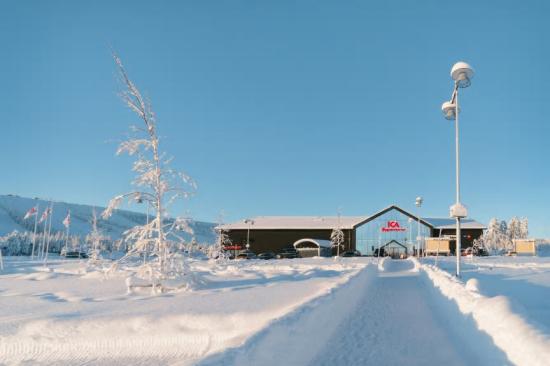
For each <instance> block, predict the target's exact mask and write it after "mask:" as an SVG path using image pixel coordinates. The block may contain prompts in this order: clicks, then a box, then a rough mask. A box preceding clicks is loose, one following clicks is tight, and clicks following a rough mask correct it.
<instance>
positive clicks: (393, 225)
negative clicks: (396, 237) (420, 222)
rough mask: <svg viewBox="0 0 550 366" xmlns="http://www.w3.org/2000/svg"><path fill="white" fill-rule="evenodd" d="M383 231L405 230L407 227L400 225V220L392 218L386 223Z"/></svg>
mask: <svg viewBox="0 0 550 366" xmlns="http://www.w3.org/2000/svg"><path fill="white" fill-rule="evenodd" d="M382 231H383V232H388V231H405V228H402V227H401V226H400V225H399V222H398V221H395V220H392V221H388V222H387V223H386V227H383V228H382Z"/></svg>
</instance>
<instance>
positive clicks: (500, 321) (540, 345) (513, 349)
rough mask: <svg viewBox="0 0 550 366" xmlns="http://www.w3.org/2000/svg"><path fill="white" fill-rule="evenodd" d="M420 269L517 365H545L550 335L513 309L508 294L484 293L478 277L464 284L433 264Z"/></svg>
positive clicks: (549, 356) (548, 358)
mask: <svg viewBox="0 0 550 366" xmlns="http://www.w3.org/2000/svg"><path fill="white" fill-rule="evenodd" d="M422 269H423V270H424V271H425V273H426V275H427V276H428V278H429V279H430V280H431V281H432V282H433V284H434V285H435V287H437V288H438V289H439V290H440V291H441V293H442V294H443V295H444V296H446V297H447V298H449V299H451V300H454V301H455V302H456V304H457V305H458V308H459V310H460V311H461V312H462V313H463V314H467V315H471V316H472V318H473V319H474V320H475V322H476V324H477V326H478V328H479V329H480V330H482V331H484V332H486V333H487V334H489V336H490V337H491V338H492V339H493V342H494V343H495V344H496V345H497V346H498V347H499V348H500V349H502V350H503V351H504V353H505V354H506V356H507V357H508V358H509V360H510V361H512V362H513V363H515V364H517V365H529V366H537V365H541V366H543V365H548V362H549V360H550V337H549V336H548V335H546V334H544V333H542V332H541V331H540V330H539V329H537V328H535V327H533V326H532V325H530V324H528V322H527V321H526V320H525V319H523V318H522V317H521V316H519V315H518V314H516V313H514V312H513V311H512V310H511V308H510V303H509V299H508V298H506V297H504V296H495V297H486V296H483V295H481V294H480V293H479V291H478V284H477V281H475V280H473V279H471V280H469V281H468V283H467V284H466V285H465V284H464V283H462V282H461V281H459V280H457V279H456V278H455V277H453V276H452V275H450V274H449V273H447V272H444V271H442V270H440V269H439V268H437V267H434V266H432V265H424V266H422Z"/></svg>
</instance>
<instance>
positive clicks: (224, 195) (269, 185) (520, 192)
mask: <svg viewBox="0 0 550 366" xmlns="http://www.w3.org/2000/svg"><path fill="white" fill-rule="evenodd" d="M549 17H550V2H546V1H523V2H519V1H498V2H496V1H494V2H493V1H461V2H457V1H454V2H450V1H439V0H427V1H419V2H411V1H395V0H384V1H347V2H342V1H308V0H304V1H286V0H280V1H243V0H235V1H154V2H152V1H117V2H111V1H93V2H92V1H89V2H76V1H55V0H54V1H48V2H45V1H25V0H22V1H17V2H12V1H10V2H8V1H2V11H0V44H1V45H2V52H1V53H0V55H1V57H0V83H1V84H0V100H1V104H0V105H1V106H2V127H3V128H2V136H3V139H2V144H1V147H0V151H1V152H2V154H1V155H0V164H1V167H2V175H1V179H0V193H1V194H17V195H21V196H26V197H35V196H38V197H41V198H51V199H54V200H61V201H67V202H74V203H84V204H93V205H99V206H105V205H106V204H107V202H108V201H109V199H110V198H112V197H113V196H115V195H117V194H120V193H124V192H126V191H129V190H130V189H131V180H132V177H133V174H132V172H131V162H132V159H131V158H128V157H124V156H118V157H117V156H115V150H116V147H117V142H118V141H120V140H122V139H124V137H125V134H126V132H127V131H128V126H129V125H131V124H135V123H139V120H138V119H137V117H136V116H135V115H134V114H132V112H131V111H130V110H128V108H126V107H125V106H124V104H123V103H122V102H121V100H120V99H119V98H118V96H117V94H118V92H119V91H120V85H119V84H118V83H117V81H116V68H115V64H114V62H113V59H112V57H111V48H112V49H114V50H115V51H116V52H117V53H118V54H119V56H120V57H121V59H122V61H123V62H124V64H125V66H126V69H127V72H128V73H129V75H130V77H131V78H132V79H133V81H134V82H135V84H136V85H137V86H138V88H139V89H140V90H141V91H142V92H143V94H145V95H147V96H148V98H149V99H150V100H151V102H152V106H153V109H154V111H155V113H156V115H157V120H158V131H159V134H160V135H161V137H162V139H161V144H162V145H161V148H162V149H163V150H164V151H166V152H167V153H168V154H170V155H173V156H174V160H173V163H172V167H173V168H175V169H180V170H183V171H185V172H186V173H188V174H189V175H191V176H192V177H193V178H194V179H195V180H196V181H197V184H198V190H197V192H196V194H195V195H194V196H193V197H192V198H191V199H189V200H187V201H185V202H182V203H179V204H178V205H176V206H174V207H173V209H172V212H171V214H172V215H173V216H176V215H185V216H192V217H194V218H195V219H198V220H205V221H217V220H218V219H219V217H220V213H223V220H224V221H225V222H231V221H236V220H241V219H243V218H246V217H253V216H258V215H336V214H337V212H338V211H339V212H341V213H342V215H370V214H372V213H374V212H376V211H378V210H380V209H382V208H384V207H386V206H389V205H391V204H397V205H399V206H400V207H402V208H404V209H407V210H411V211H413V212H416V208H415V206H414V201H415V198H416V197H417V196H422V197H423V198H424V205H423V206H422V208H421V209H420V210H421V211H420V214H421V215H423V216H426V217H446V216H447V215H448V207H449V206H450V205H451V204H452V203H453V202H454V199H455V197H454V192H455V165H454V164H455V160H454V159H455V155H454V148H455V147H454V146H455V145H454V140H455V136H454V124H453V123H452V122H450V121H447V120H445V119H444V118H443V116H442V113H441V104H442V103H443V102H444V101H445V100H448V99H449V98H450V95H451V92H452V80H451V78H450V75H449V72H450V69H451V67H452V65H453V64H454V63H455V62H457V61H460V60H463V61H466V62H468V63H470V64H471V65H472V67H473V68H474V69H475V76H474V78H473V80H472V85H471V87H469V88H466V89H461V90H460V93H461V94H460V104H461V115H460V117H461V118H460V143H461V185H462V201H463V203H464V204H465V205H467V206H468V208H469V213H470V217H472V218H475V219H477V220H479V221H481V222H484V223H487V222H488V221H489V219H490V218H492V217H498V218H500V219H509V218H510V217H512V216H525V217H527V218H528V219H529V222H530V230H531V235H532V236H535V237H550V210H549V208H550V190H549V182H550V159H549V153H548V144H549V137H550V123H549V119H548V116H546V113H545V110H546V107H547V106H548V105H549V100H550V87H549V85H550V66H549V65H550V62H549V59H550V42H549V39H550V37H549V36H550V22H548V21H547V19H548V18H549ZM131 209H135V210H142V208H141V207H133V208H131Z"/></svg>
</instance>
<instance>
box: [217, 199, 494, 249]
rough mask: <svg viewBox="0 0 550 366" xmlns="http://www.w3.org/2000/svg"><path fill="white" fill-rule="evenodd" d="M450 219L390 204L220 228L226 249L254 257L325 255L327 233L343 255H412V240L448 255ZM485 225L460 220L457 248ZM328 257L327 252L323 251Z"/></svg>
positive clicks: (452, 230) (265, 218)
mask: <svg viewBox="0 0 550 366" xmlns="http://www.w3.org/2000/svg"><path fill="white" fill-rule="evenodd" d="M455 224H456V223H455V219H453V218H424V217H418V216H417V215H415V214H413V213H411V212H408V211H406V210H404V209H402V208H400V207H398V206H397V205H391V206H389V207H386V208H385V209H383V210H380V211H378V212H376V213H374V214H372V215H370V216H340V217H338V216H260V217H255V218H252V219H248V220H242V221H238V222H234V223H231V224H226V225H222V226H221V228H222V230H223V231H224V232H225V233H226V234H227V236H228V238H229V240H230V242H231V244H228V246H227V249H230V250H236V251H237V250H243V249H245V246H246V243H247V241H248V242H249V243H250V250H251V251H253V252H254V253H256V254H259V253H263V252H275V253H279V252H281V251H282V250H283V249H285V248H288V247H292V246H294V247H295V248H297V249H298V248H303V249H308V248H309V249H310V250H311V253H313V254H314V255H317V254H318V255H321V253H322V252H323V253H327V247H329V246H330V235H331V233H332V230H333V229H337V228H340V229H341V230H342V231H343V233H344V242H343V248H342V250H344V251H355V250H358V251H360V252H361V254H363V255H375V254H376V253H377V252H378V251H379V250H383V251H384V252H385V253H391V254H394V255H395V254H396V253H403V254H404V255H412V254H415V253H416V251H417V240H416V238H417V236H418V235H420V237H421V238H422V240H429V239H427V238H449V239H450V240H451V241H450V243H451V244H450V245H451V252H452V253H454V238H455V233H456V226H455ZM485 229H486V227H485V226H484V225H483V224H481V223H479V222H477V221H475V220H472V219H462V220H461V236H462V248H467V247H471V246H472V244H473V241H474V240H475V239H477V238H479V237H480V236H481V235H482V234H483V230H485ZM329 254H330V251H329Z"/></svg>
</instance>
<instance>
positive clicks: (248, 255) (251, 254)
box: [235, 250, 257, 259]
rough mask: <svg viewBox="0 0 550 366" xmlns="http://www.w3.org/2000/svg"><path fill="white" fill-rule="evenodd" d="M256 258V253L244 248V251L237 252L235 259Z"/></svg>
mask: <svg viewBox="0 0 550 366" xmlns="http://www.w3.org/2000/svg"><path fill="white" fill-rule="evenodd" d="M256 258H257V257H256V254H254V252H251V251H249V250H245V251H244V252H241V253H239V254H238V255H237V257H236V258H235V259H256Z"/></svg>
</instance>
